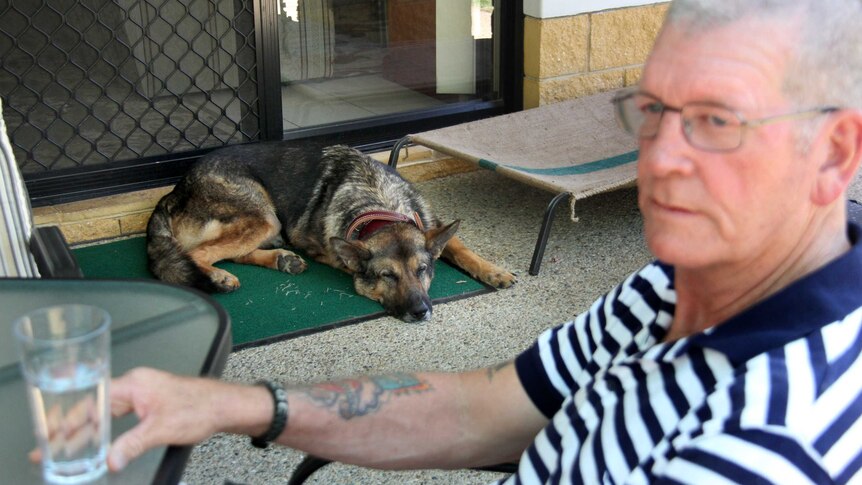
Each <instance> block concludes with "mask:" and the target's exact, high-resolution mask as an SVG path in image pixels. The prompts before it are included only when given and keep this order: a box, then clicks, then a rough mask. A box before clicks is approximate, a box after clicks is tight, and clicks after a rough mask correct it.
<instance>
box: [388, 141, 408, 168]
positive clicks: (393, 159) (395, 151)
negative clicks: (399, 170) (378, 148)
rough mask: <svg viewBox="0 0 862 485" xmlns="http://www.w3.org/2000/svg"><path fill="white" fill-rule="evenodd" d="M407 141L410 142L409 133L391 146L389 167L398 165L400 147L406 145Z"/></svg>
mask: <svg viewBox="0 0 862 485" xmlns="http://www.w3.org/2000/svg"><path fill="white" fill-rule="evenodd" d="M408 143H410V135H407V136H405V137H404V138H402V139H400V140H398V141H397V142H395V146H394V147H392V151H391V152H389V166H390V167H392V168H395V167H396V166H397V165H398V155H399V154H400V153H401V149H402V148H404V147H405V146H407V144H408Z"/></svg>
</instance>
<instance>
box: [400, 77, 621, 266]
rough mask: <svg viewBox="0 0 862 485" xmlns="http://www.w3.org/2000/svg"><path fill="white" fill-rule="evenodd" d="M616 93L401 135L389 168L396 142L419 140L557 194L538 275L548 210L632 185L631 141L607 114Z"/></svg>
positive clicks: (536, 253)
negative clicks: (563, 202)
mask: <svg viewBox="0 0 862 485" xmlns="http://www.w3.org/2000/svg"><path fill="white" fill-rule="evenodd" d="M614 94H615V93H614V92H607V93H601V94H597V95H593V96H587V97H583V98H578V99H573V100H570V101H563V102H560V103H555V104H550V105H545V106H540V107H538V108H533V109H528V110H525V111H520V112H517V113H511V114H507V115H502V116H495V117H491V118H486V119H482V120H478V121H471V122H468V123H462V124H460V125H455V126H450V127H446V128H442V129H438V130H432V131H426V132H423V133H417V134H412V135H407V136H405V137H404V138H402V139H401V140H399V141H398V143H396V145H395V147H394V148H393V149H392V152H391V154H390V157H389V165H390V166H392V167H395V166H396V165H397V164H398V157H399V154H400V152H401V149H402V148H404V147H405V146H407V145H408V144H414V145H422V146H425V147H428V148H432V149H434V150H437V151H439V152H442V153H445V154H447V155H450V156H452V157H455V158H459V159H461V160H465V161H468V162H472V163H475V164H477V165H478V166H479V167H482V168H485V169H488V170H493V171H494V172H496V173H499V174H500V175H503V176H506V177H510V178H512V179H514V180H518V181H520V182H523V183H526V184H528V185H532V186H534V187H537V188H540V189H543V190H546V191H549V192H552V193H555V194H556V196H555V197H554V198H553V199H552V200H551V202H550V203H549V204H548V207H547V209H546V210H545V215H544V219H543V221H542V226H541V229H540V230H539V237H538V240H537V241H536V248H535V250H534V251H533V259H532V262H531V263H530V274H531V275H537V274H538V273H539V269H540V267H541V264H542V257H543V256H544V253H545V246H546V244H547V242H548V235H549V233H550V230H551V223H552V222H553V217H554V213H555V211H556V208H557V206H558V205H559V204H560V202H562V201H563V200H564V199H569V201H570V206H571V219H572V221H573V222H577V217H575V202H576V201H578V200H580V199H584V198H586V197H589V196H591V195H594V194H599V193H602V192H608V191H611V190H615V189H618V188H621V187H626V186H631V185H632V184H633V183H634V182H635V180H636V177H637V167H636V161H637V151H636V148H637V144H636V140H635V139H634V138H633V137H632V136H631V135H629V134H627V133H626V132H624V131H623V130H622V128H620V127H619V126H618V125H617V123H616V121H615V119H614V113H613V106H612V105H611V99H612V98H613V95H614Z"/></svg>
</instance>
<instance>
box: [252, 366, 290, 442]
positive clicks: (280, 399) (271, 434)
mask: <svg viewBox="0 0 862 485" xmlns="http://www.w3.org/2000/svg"><path fill="white" fill-rule="evenodd" d="M258 385H263V386H266V388H267V389H268V390H269V393H270V394H271V395H272V402H273V407H274V411H273V415H272V422H271V423H270V424H269V429H268V430H266V432H265V433H264V434H262V435H260V436H255V437H252V438H251V444H252V446H255V447H257V448H266V447H267V446H269V443H270V442H271V441H275V439H276V438H278V436H279V435H280V434H281V432H282V431H284V427H285V426H287V392H285V391H284V388H283V387H281V385H280V384H278V383H275V382H272V381H266V380H265V381H260V382H258Z"/></svg>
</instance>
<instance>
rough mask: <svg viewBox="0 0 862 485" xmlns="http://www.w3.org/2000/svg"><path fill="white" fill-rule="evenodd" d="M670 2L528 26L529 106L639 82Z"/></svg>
mask: <svg viewBox="0 0 862 485" xmlns="http://www.w3.org/2000/svg"><path fill="white" fill-rule="evenodd" d="M666 10H667V3H659V4H655V5H646V6H637V7H626V8H619V9H614V10H606V11H600V12H593V13H584V14H579V15H572V16H567V17H555V18H548V19H537V18H533V17H529V16H528V17H526V19H525V23H524V107H525V108H534V107H536V106H540V105H544V104H550V103H554V102H557V101H563V100H566V99H571V98H577V97H580V96H585V95H589V94H595V93H598V92H602V91H608V90H611V89H618V88H621V87H624V86H631V85H633V84H636V83H637V81H638V79H640V73H641V69H642V67H643V63H644V61H645V60H646V57H647V54H648V53H649V51H650V49H651V48H652V45H653V42H654V41H655V37H656V35H657V34H658V31H659V28H660V27H661V23H662V20H664V14H665V12H666Z"/></svg>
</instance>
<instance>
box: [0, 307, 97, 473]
mask: <svg viewBox="0 0 862 485" xmlns="http://www.w3.org/2000/svg"><path fill="white" fill-rule="evenodd" d="M110 326H111V317H110V316H109V315H108V313H107V312H106V311H105V310H102V309H101V308H98V307H94V306H90V305H78V304H70V305H58V306H51V307H45V308H40V309H37V310H34V311H32V312H30V313H27V314H25V315H23V316H21V317H19V318H18V319H17V320H16V321H15V322H14V327H13V331H14V334H15V338H16V339H17V342H18V345H17V347H18V353H19V357H20V359H21V371H22V373H23V374H24V378H25V380H26V382H27V394H28V398H29V401H30V411H31V414H32V417H33V425H34V431H35V435H36V441H37V444H38V446H39V448H40V450H41V452H42V472H43V476H44V479H45V481H46V482H48V483H63V484H68V483H85V482H90V481H94V480H96V479H99V478H100V477H102V476H103V475H104V474H105V472H106V471H107V461H106V455H107V448H108V444H109V443H110V439H111V431H110V424H111V416H110V407H109V404H108V383H109V381H110V375H111V371H110V367H111V365H110V360H111V358H110V349H111V343H110V339H111V332H110Z"/></svg>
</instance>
